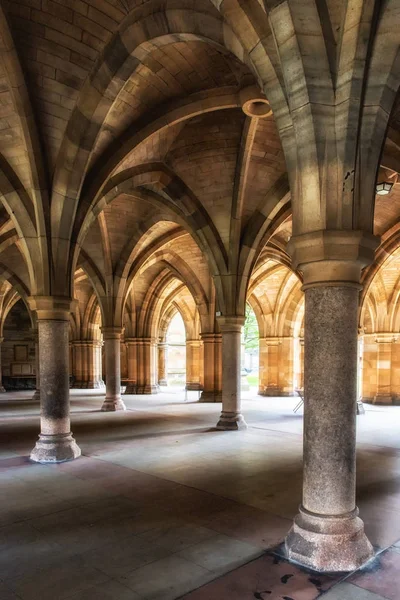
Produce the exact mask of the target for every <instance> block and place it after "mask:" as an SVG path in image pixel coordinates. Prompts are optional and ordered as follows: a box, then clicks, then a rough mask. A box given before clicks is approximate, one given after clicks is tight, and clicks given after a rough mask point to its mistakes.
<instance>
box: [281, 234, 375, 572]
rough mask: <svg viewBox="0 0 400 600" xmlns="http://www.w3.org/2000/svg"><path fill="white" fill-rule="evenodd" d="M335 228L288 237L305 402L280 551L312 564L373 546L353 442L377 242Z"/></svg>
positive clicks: (363, 556)
mask: <svg viewBox="0 0 400 600" xmlns="http://www.w3.org/2000/svg"><path fill="white" fill-rule="evenodd" d="M334 233H336V232H323V233H321V232H317V233H316V234H315V235H314V234H305V235H304V236H299V238H297V239H296V238H292V240H291V241H290V243H289V245H288V248H289V249H290V250H289V252H291V254H292V258H293V263H294V267H295V268H300V269H301V270H302V271H303V276H304V283H305V285H304V287H303V290H304V292H305V325H304V331H305V335H304V337H305V340H304V396H305V405H304V457H303V458H304V461H303V464H304V466H303V469H304V474H303V500H302V504H301V506H300V512H299V514H298V515H297V516H296V518H295V520H294V525H293V527H292V529H291V531H290V532H289V534H288V536H287V538H286V551H287V554H288V557H289V559H291V560H295V561H297V562H299V563H301V564H303V565H306V566H308V567H311V568H313V569H315V570H318V571H353V570H355V569H357V568H359V567H360V566H361V565H362V564H363V563H365V562H366V561H367V560H369V559H370V558H371V556H372V554H373V550H372V546H371V544H370V543H369V541H368V539H367V537H366V535H365V533H364V524H363V522H362V521H361V519H360V518H359V517H358V509H357V507H356V503H355V477H356V469H355V458H356V451H355V450H356V402H357V345H358V327H357V325H358V302H359V291H360V289H361V286H360V285H359V281H360V276H361V268H362V266H364V265H365V264H368V262H370V261H371V260H372V258H373V255H374V252H373V251H374V248H375V243H374V239H373V238H372V236H371V238H372V239H371V238H368V237H367V238H366V239H365V238H363V237H361V236H357V232H340V233H336V235H337V239H335V237H334ZM353 235H354V238H353V237H352V236H353ZM360 237H361V239H360ZM310 238H311V239H310ZM332 238H333V239H332ZM363 253H365V255H366V258H364V256H363ZM324 255H328V256H332V255H333V259H331V260H323V257H324ZM339 257H340V258H339ZM343 257H348V258H347V260H344V259H343ZM317 258H319V259H320V260H319V261H318V262H314V261H316V260H317ZM311 261H313V262H311ZM364 261H365V262H364Z"/></svg>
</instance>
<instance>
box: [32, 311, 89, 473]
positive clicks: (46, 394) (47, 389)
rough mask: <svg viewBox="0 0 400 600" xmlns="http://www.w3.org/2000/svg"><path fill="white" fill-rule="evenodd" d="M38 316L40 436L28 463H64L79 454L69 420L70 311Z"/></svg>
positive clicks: (39, 313)
mask: <svg viewBox="0 0 400 600" xmlns="http://www.w3.org/2000/svg"><path fill="white" fill-rule="evenodd" d="M48 304H49V303H48ZM37 312H38V332H39V349H40V350H39V351H40V409H41V410H40V413H41V414H40V426H41V432H40V436H39V440H38V441H37V442H36V446H35V448H34V449H33V450H32V453H31V460H33V461H35V462H41V463H54V462H64V461H67V460H72V459H74V458H77V457H78V456H80V454H81V451H80V448H79V447H78V445H77V444H76V442H75V440H74V438H73V437H72V433H71V425H70V417H69V344H68V329H69V311H67V310H63V311H61V310H59V311H54V312H52V311H50V310H38V311H37Z"/></svg>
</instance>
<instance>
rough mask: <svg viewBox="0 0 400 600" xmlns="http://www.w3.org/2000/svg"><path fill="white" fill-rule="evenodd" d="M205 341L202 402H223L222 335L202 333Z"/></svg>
mask: <svg viewBox="0 0 400 600" xmlns="http://www.w3.org/2000/svg"><path fill="white" fill-rule="evenodd" d="M201 339H202V341H203V391H202V392H201V396H200V402H221V400H222V391H221V388H222V383H221V372H222V367H221V364H220V363H221V352H220V346H221V335H220V334H215V333H202V334H201Z"/></svg>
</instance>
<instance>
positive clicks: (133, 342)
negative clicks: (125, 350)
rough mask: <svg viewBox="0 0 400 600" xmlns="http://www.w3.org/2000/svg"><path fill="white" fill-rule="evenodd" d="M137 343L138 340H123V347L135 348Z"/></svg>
mask: <svg viewBox="0 0 400 600" xmlns="http://www.w3.org/2000/svg"><path fill="white" fill-rule="evenodd" d="M137 343H138V339H137V338H125V345H126V346H136V345H137Z"/></svg>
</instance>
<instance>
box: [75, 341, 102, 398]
mask: <svg viewBox="0 0 400 600" xmlns="http://www.w3.org/2000/svg"><path fill="white" fill-rule="evenodd" d="M72 350H73V370H72V375H73V376H74V384H73V388H74V389H82V390H88V389H89V390H93V389H98V388H101V387H103V386H104V383H103V381H102V377H101V362H100V363H99V352H101V342H100V341H99V340H74V341H73V342H72ZM100 356H101V355H100Z"/></svg>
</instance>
